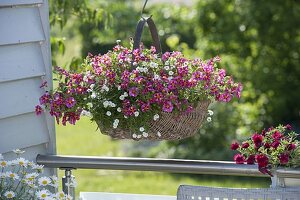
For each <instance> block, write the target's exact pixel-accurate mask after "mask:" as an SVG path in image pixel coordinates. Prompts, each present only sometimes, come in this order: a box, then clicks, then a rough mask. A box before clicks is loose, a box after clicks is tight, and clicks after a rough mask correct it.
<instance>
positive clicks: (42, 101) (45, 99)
mask: <svg viewBox="0 0 300 200" xmlns="http://www.w3.org/2000/svg"><path fill="white" fill-rule="evenodd" d="M39 100H40V104H41V105H43V104H47V103H49V100H50V95H49V94H48V93H45V94H43V95H42V96H41V97H40V99H39Z"/></svg>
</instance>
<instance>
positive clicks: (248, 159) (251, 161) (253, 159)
mask: <svg viewBox="0 0 300 200" xmlns="http://www.w3.org/2000/svg"><path fill="white" fill-rule="evenodd" d="M246 162H247V164H248V165H254V163H255V156H254V155H250V156H249V157H248V158H247V160H246Z"/></svg>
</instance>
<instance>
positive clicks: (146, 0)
mask: <svg viewBox="0 0 300 200" xmlns="http://www.w3.org/2000/svg"><path fill="white" fill-rule="evenodd" d="M147 2H148V0H145V3H144V6H143V9H142V12H141V16H143V14H144V10H145V8H146V5H147Z"/></svg>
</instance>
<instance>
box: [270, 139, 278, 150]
mask: <svg viewBox="0 0 300 200" xmlns="http://www.w3.org/2000/svg"><path fill="white" fill-rule="evenodd" d="M279 145H280V142H278V141H277V140H276V141H274V142H272V144H271V147H273V148H274V149H277V147H278V146H279Z"/></svg>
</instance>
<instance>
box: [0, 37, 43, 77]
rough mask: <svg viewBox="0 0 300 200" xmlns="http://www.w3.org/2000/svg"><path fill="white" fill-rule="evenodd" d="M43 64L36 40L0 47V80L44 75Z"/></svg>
mask: <svg viewBox="0 0 300 200" xmlns="http://www.w3.org/2000/svg"><path fill="white" fill-rule="evenodd" d="M44 65H45V64H44V61H43V56H42V50H41V46H40V44H39V43H38V42H33V43H25V44H18V45H7V46H6V47H5V48H0V66H3V67H5V70H1V73H0V82H3V81H10V80H18V79H24V78H30V77H37V76H42V75H46V74H45V68H44Z"/></svg>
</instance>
